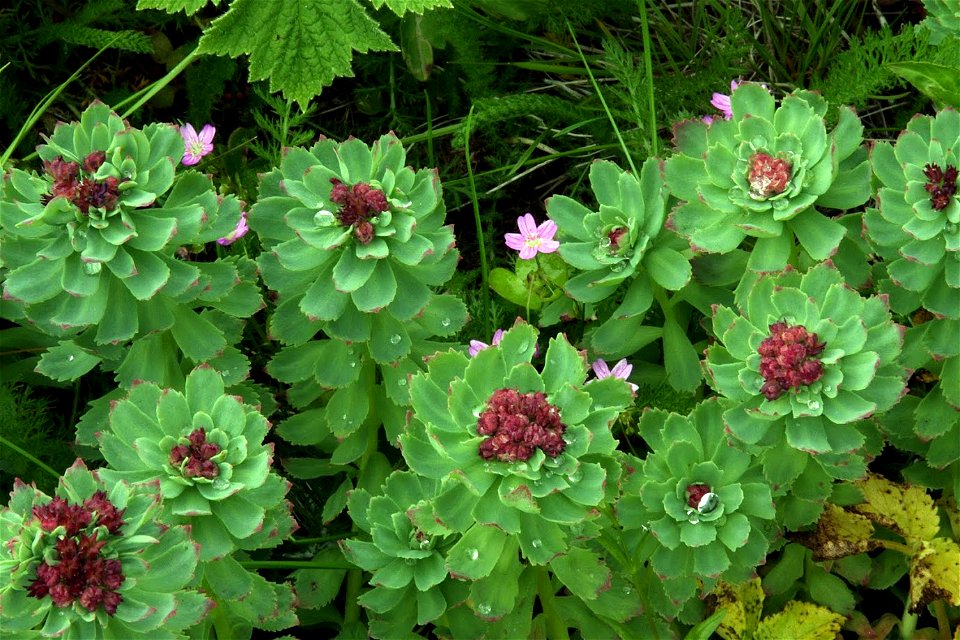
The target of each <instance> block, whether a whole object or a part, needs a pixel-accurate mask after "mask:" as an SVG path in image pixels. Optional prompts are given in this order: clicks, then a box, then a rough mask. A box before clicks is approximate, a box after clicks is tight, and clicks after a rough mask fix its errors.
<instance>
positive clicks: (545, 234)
mask: <svg viewBox="0 0 960 640" xmlns="http://www.w3.org/2000/svg"><path fill="white" fill-rule="evenodd" d="M537 235H538V236H540V239H541V240H553V236H555V235H557V223H556V222H554V221H553V220H547V221H546V222H544V223H543V224H541V225H540V226H539V227H537Z"/></svg>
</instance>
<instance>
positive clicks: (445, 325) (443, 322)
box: [440, 318, 450, 327]
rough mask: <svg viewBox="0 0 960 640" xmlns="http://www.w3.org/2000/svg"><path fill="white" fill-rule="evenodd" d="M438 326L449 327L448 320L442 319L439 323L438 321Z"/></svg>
mask: <svg viewBox="0 0 960 640" xmlns="http://www.w3.org/2000/svg"><path fill="white" fill-rule="evenodd" d="M440 326H442V327H449V326H450V318H444V319H443V320H441V321H440Z"/></svg>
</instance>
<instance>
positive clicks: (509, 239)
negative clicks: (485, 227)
mask: <svg viewBox="0 0 960 640" xmlns="http://www.w3.org/2000/svg"><path fill="white" fill-rule="evenodd" d="M503 237H504V240H505V241H506V243H507V246H508V247H509V248H511V249H514V250H516V251H520V250H521V249H523V248H524V247H525V246H526V242H524V240H523V236H522V235H520V234H519V233H505V234H504V235H503Z"/></svg>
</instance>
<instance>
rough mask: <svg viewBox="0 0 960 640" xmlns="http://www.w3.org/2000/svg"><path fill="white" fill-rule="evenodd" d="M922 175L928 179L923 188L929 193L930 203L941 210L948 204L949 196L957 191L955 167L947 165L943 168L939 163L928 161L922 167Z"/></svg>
mask: <svg viewBox="0 0 960 640" xmlns="http://www.w3.org/2000/svg"><path fill="white" fill-rule="evenodd" d="M923 175H925V176H927V180H929V182H927V184H925V185H923V188H924V189H926V190H927V193H929V194H930V204H931V205H932V206H933V208H934V209H936V210H937V211H943V210H944V209H946V208H947V205H948V204H950V198H951V197H952V196H953V195H954V194H955V193H956V192H957V168H956V167H955V166H953V165H947V168H946V170H944V169H941V168H940V165H938V164H932V163H929V162H928V163H927V164H926V165H925V166H924V167H923Z"/></svg>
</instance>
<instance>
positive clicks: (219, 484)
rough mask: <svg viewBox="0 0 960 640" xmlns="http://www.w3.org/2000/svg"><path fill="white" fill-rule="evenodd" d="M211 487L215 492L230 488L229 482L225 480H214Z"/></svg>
mask: <svg viewBox="0 0 960 640" xmlns="http://www.w3.org/2000/svg"><path fill="white" fill-rule="evenodd" d="M212 485H213V488H214V489H216V490H217V491H223V490H225V489H229V488H230V481H229V480H227V479H226V478H214V479H213V483H212Z"/></svg>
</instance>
